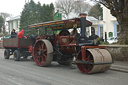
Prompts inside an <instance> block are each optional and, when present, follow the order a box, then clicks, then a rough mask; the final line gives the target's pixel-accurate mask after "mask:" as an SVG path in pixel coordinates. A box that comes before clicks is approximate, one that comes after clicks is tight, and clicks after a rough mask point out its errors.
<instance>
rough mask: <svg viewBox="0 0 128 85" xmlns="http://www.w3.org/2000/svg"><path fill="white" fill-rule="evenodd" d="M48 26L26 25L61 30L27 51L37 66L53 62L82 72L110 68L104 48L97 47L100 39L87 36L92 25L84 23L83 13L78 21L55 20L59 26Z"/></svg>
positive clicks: (100, 70)
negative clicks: (73, 64) (73, 67)
mask: <svg viewBox="0 0 128 85" xmlns="http://www.w3.org/2000/svg"><path fill="white" fill-rule="evenodd" d="M77 21H78V22H77ZM71 22H72V23H71ZM50 23H51V24H50ZM50 23H43V24H34V25H30V26H29V28H33V27H40V26H44V27H46V24H47V25H48V26H49V25H50V26H49V27H48V28H50V27H51V29H53V30H54V29H55V28H56V30H61V31H60V33H59V34H56V35H55V34H53V35H52V36H50V35H42V36H40V38H38V39H37V40H36V43H35V45H34V47H33V48H32V47H31V48H30V50H31V52H32V55H33V58H34V60H35V62H36V64H37V65H38V66H49V65H50V64H51V62H52V61H56V62H58V63H59V64H60V65H71V64H72V63H75V64H76V65H77V67H78V69H79V70H80V71H81V72H82V73H96V72H104V71H106V70H108V69H109V68H110V66H111V63H112V57H111V55H110V53H109V52H108V51H107V50H106V49H105V47H104V46H98V45H99V41H100V40H99V37H98V36H97V35H91V36H89V37H87V33H86V27H87V26H88V25H91V22H89V21H87V20H86V14H80V18H79V19H78V20H74V21H73V20H68V22H67V21H66V20H65V21H63V22H62V21H58V23H59V24H62V25H57V26H55V24H57V22H50ZM63 23H66V24H63ZM74 23H75V24H76V25H77V26H78V27H80V30H81V31H80V33H77V31H76V29H77V27H75V26H74V27H73V24H74ZM88 23H89V24H88ZM71 27H73V33H72V34H71V33H70V32H69V31H68V30H67V29H69V28H71ZM57 28H58V29H57Z"/></svg>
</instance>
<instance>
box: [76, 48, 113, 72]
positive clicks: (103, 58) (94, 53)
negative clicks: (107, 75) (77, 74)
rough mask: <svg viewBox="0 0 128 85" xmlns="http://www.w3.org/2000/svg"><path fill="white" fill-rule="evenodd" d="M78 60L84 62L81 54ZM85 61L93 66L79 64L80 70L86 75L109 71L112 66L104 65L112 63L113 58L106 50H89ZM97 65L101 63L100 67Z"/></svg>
mask: <svg viewBox="0 0 128 85" xmlns="http://www.w3.org/2000/svg"><path fill="white" fill-rule="evenodd" d="M77 60H82V55H81V52H80V53H79V54H78V57H77ZM85 61H87V62H91V63H93V64H84V63H77V67H78V69H79V70H80V71H81V72H82V73H85V74H89V73H97V72H104V71H107V70H108V69H109V68H110V66H111V64H102V63H106V62H112V57H111V55H110V53H109V52H108V51H107V50H106V49H87V50H86V58H85ZM95 63H101V64H99V65H97V64H95Z"/></svg>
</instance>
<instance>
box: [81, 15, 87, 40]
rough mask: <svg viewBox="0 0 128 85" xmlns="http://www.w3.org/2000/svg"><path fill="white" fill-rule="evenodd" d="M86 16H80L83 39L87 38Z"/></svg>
mask: <svg viewBox="0 0 128 85" xmlns="http://www.w3.org/2000/svg"><path fill="white" fill-rule="evenodd" d="M86 16H87V14H85V13H81V14H80V26H81V33H80V34H81V38H86V24H85V23H86Z"/></svg>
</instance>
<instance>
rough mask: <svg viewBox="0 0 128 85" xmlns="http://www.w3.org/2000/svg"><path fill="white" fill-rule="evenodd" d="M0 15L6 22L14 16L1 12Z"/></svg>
mask: <svg viewBox="0 0 128 85" xmlns="http://www.w3.org/2000/svg"><path fill="white" fill-rule="evenodd" d="M0 15H1V16H2V17H3V18H4V20H6V18H7V17H10V16H12V15H11V14H9V13H5V12H1V13H0Z"/></svg>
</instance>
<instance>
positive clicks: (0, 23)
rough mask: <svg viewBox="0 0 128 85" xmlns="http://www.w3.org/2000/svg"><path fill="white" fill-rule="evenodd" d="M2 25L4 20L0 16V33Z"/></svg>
mask: <svg viewBox="0 0 128 85" xmlns="http://www.w3.org/2000/svg"><path fill="white" fill-rule="evenodd" d="M3 25H4V18H3V17H2V16H0V32H1V28H2V26H3Z"/></svg>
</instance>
